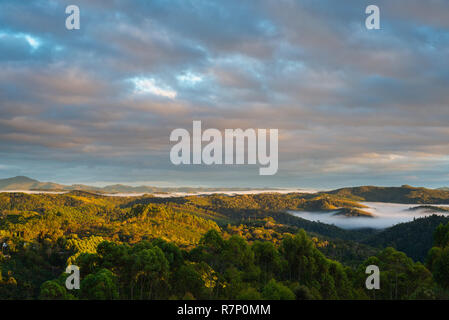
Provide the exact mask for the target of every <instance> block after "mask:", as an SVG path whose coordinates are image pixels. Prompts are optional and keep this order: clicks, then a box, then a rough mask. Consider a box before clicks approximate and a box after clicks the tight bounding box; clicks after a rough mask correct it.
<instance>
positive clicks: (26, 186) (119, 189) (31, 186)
mask: <svg viewBox="0 0 449 320" xmlns="http://www.w3.org/2000/svg"><path fill="white" fill-rule="evenodd" d="M0 190H4V191H10V190H17V191H36V190H38V191H70V190H83V191H90V192H97V193H167V192H184V193H197V192H227V191H250V190H255V189H252V188H201V187H198V188H196V187H154V186H143V185H142V186H136V187H133V186H128V185H124V184H114V185H107V186H105V187H94V186H89V185H84V184H72V185H63V184H59V183H54V182H41V181H38V180H35V179H31V178H28V177H24V176H17V177H13V178H6V179H0ZM257 190H264V189H263V188H262V189H257ZM270 190H273V188H271V189H270Z"/></svg>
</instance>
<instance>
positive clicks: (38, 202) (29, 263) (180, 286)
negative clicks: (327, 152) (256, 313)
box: [0, 186, 449, 300]
mask: <svg viewBox="0 0 449 320" xmlns="http://www.w3.org/2000/svg"><path fill="white" fill-rule="evenodd" d="M410 188H411V187H408V186H405V187H403V188H402V189H403V190H395V192H396V194H395V196H394V197H393V196H391V195H390V196H389V197H388V199H386V200H387V201H391V200H392V199H397V201H404V199H413V203H423V204H424V203H430V204H432V203H443V202H444V199H445V198H446V196H447V194H446V193H447V192H446V191H437V192H436V193H435V194H429V193H428V192H427V191H422V190H419V189H418V190H415V189H413V188H412V189H410ZM390 191H391V190H390ZM382 192H384V193H385V191H383V190H378V189H372V188H371V187H367V188H365V189H364V190H360V189H346V190H343V189H342V190H337V191H335V192H328V193H318V194H302V193H291V194H276V193H264V194H254V195H234V196H228V195H223V194H214V195H203V196H201V195H197V196H186V197H166V198H161V197H154V196H152V195H144V196H135V197H119V196H105V195H101V194H96V193H91V192H86V191H70V192H67V193H64V194H25V193H19V192H9V193H0V243H1V244H2V251H1V254H0V299H45V300H47V299H49V300H53V299H64V300H74V299H89V300H90V299H95V300H97V299H100V300H101V299H186V300H188V299H244V300H259V299H268V300H279V299H281V300H294V299H297V300H304V299H306V300H307V299H332V300H335V299H345V300H348V299H351V300H352V299H382V300H384V299H387V300H398V299H399V300H408V299H449V218H448V217H447V216H444V215H437V214H432V215H429V216H427V217H423V218H420V219H416V220H414V221H412V222H408V223H402V224H398V225H395V226H393V227H390V228H387V229H384V230H375V229H358V230H345V229H341V228H338V227H336V226H334V225H327V224H324V223H320V222H312V221H308V220H305V219H301V218H299V217H295V216H293V215H290V214H288V213H287V212H286V210H289V209H295V210H306V209H307V210H334V209H347V210H363V208H364V205H363V204H361V203H359V202H358V201H363V200H364V199H366V198H368V199H373V198H375V199H376V201H379V199H380V198H381V194H382ZM386 192H387V191H386ZM401 197H402V198H401ZM427 200H428V201H427ZM409 202H412V200H410V201H409ZM405 203H407V202H405ZM68 265H76V266H78V267H79V268H80V272H81V285H80V289H79V290H68V289H67V288H66V286H65V280H66V278H67V276H68V274H67V273H65V269H66V267H67V266H68ZM368 265H377V266H378V267H379V269H380V282H381V288H380V289H379V290H367V289H366V287H365V280H366V277H367V274H366V273H365V270H366V267H367V266H368Z"/></svg>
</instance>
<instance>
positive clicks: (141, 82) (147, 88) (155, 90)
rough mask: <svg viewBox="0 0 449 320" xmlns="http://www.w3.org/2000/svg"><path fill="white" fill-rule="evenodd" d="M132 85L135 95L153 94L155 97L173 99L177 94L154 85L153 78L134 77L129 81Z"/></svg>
mask: <svg viewBox="0 0 449 320" xmlns="http://www.w3.org/2000/svg"><path fill="white" fill-rule="evenodd" d="M130 81H131V82H133V83H134V93H136V94H153V95H156V96H161V97H166V98H169V99H175V98H176V95H177V92H176V91H174V90H172V89H171V88H169V87H162V86H158V85H156V80H155V79H153V78H142V77H136V78H132V79H130Z"/></svg>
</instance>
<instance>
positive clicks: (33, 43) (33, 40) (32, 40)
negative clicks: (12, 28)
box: [0, 32, 41, 50]
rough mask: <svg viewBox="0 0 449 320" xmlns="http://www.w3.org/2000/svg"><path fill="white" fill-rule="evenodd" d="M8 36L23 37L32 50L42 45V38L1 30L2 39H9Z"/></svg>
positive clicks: (0, 36)
mask: <svg viewBox="0 0 449 320" xmlns="http://www.w3.org/2000/svg"><path fill="white" fill-rule="evenodd" d="M7 38H15V39H23V40H25V41H26V42H27V43H28V45H29V46H30V47H31V49H32V50H36V49H38V48H39V47H40V46H41V40H40V39H39V38H37V37H34V36H32V35H30V34H26V33H9V32H0V39H7Z"/></svg>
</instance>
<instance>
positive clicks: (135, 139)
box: [0, 0, 449, 187]
mask: <svg viewBox="0 0 449 320" xmlns="http://www.w3.org/2000/svg"><path fill="white" fill-rule="evenodd" d="M371 2H372V1H370V2H368V1H358V0H357V1H356V0H352V1H344V3H343V2H342V1H324V0H320V1H311V0H308V1H293V0H291V1H289V0H282V1H269V0H260V1H256V0H252V1H237V0H227V1H210V0H208V1H205V0H204V1H200V0H196V1H193V0H192V1H185V0H182V1H181V0H178V1H156V0H152V1H133V2H132V4H131V2H129V1H121V0H116V1H99V0H97V1H87V0H78V1H75V2H74V1H37V0H36V1H20V2H18V1H7V0H4V1H1V2H0V70H1V72H0V155H1V159H0V176H2V177H6V176H11V175H14V174H27V175H31V176H33V177H36V178H41V179H46V180H52V179H53V180H54V179H59V180H60V182H85V181H86V182H88V181H91V182H92V181H111V182H120V181H126V182H129V181H134V180H136V179H138V180H139V181H149V182H151V181H169V182H173V183H175V182H176V183H180V184H203V185H213V184H215V185H220V184H221V185H235V186H237V185H242V184H245V185H255V186H256V185H257V186H263V185H267V186H275V185H277V186H282V185H285V186H311V187H326V186H329V187H330V186H341V185H350V184H385V185H387V184H402V183H409V184H417V185H426V186H441V185H445V184H448V178H449V176H448V174H449V172H448V170H449V157H448V153H449V142H448V139H447V137H448V133H449V129H448V127H447V123H448V122H449V94H448V90H447V88H448V87H449V62H448V60H449V59H448V58H447V57H448V55H449V22H448V21H449V19H448V17H449V2H447V1H443V0H434V1H428V2H426V3H424V2H423V1H418V0H411V1H405V0H404V1H385V0H378V1H375V3H376V4H378V5H379V7H380V8H381V18H382V20H381V25H382V30H379V31H368V30H366V29H365V28H364V18H365V14H364V11H365V7H366V6H367V5H368V4H372V3H371ZM69 4H77V5H78V6H79V7H80V10H81V29H80V30H79V31H67V30H66V29H65V27H64V26H65V24H64V23H65V17H66V15H65V14H64V10H65V7H66V5H69ZM133 79H134V80H135V79H146V80H151V81H150V85H151V86H154V87H155V88H156V89H154V88H153V87H152V88H153V89H154V90H159V91H157V92H159V93H160V94H159V95H158V94H155V91H153V93H147V94H142V93H139V92H137V91H136V87H135V82H134V83H133V81H134V80H133ZM145 84H146V85H148V82H146V83H145ZM165 93H176V95H175V97H174V98H170V97H168V96H167V95H165V96H164V94H165ZM192 120H202V121H203V126H204V127H215V128H219V129H224V128H238V127H241V128H258V127H259V128H260V127H262V128H279V129H280V145H279V147H280V154H279V158H280V164H279V173H278V174H277V175H276V176H274V177H260V176H258V174H257V173H258V170H257V168H256V167H246V166H244V167H238V168H237V167H227V166H223V167H174V166H173V165H171V164H170V163H169V157H168V152H169V148H170V145H169V141H168V137H169V134H170V131H171V130H172V129H174V128H178V127H183V128H190V127H191V125H192ZM242 181H244V182H242Z"/></svg>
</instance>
